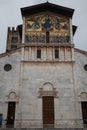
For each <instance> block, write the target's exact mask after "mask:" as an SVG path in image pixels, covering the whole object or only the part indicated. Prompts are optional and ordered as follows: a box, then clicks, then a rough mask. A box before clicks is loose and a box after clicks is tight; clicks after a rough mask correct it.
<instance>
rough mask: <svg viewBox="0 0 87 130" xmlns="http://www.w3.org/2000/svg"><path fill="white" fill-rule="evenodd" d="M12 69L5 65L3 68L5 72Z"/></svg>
mask: <svg viewBox="0 0 87 130" xmlns="http://www.w3.org/2000/svg"><path fill="white" fill-rule="evenodd" d="M11 69H12V66H11V65H10V64H6V65H5V66H4V70H5V71H10V70H11Z"/></svg>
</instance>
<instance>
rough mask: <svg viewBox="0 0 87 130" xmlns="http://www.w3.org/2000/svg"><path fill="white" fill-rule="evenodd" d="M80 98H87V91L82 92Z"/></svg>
mask: <svg viewBox="0 0 87 130" xmlns="http://www.w3.org/2000/svg"><path fill="white" fill-rule="evenodd" d="M80 98H81V100H87V93H86V92H82V93H81V94H80Z"/></svg>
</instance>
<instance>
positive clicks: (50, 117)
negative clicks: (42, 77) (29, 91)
mask: <svg viewBox="0 0 87 130" xmlns="http://www.w3.org/2000/svg"><path fill="white" fill-rule="evenodd" d="M43 125H44V126H53V125H54V97H43Z"/></svg>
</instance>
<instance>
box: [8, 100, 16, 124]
mask: <svg viewBox="0 0 87 130" xmlns="http://www.w3.org/2000/svg"><path fill="white" fill-rule="evenodd" d="M14 120H15V102H9V103H8V113H7V125H14Z"/></svg>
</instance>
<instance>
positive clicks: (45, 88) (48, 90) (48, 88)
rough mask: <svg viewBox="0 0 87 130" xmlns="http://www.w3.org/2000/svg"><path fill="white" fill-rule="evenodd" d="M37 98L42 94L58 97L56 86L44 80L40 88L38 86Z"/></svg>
mask: <svg viewBox="0 0 87 130" xmlns="http://www.w3.org/2000/svg"><path fill="white" fill-rule="evenodd" d="M38 93H39V98H42V97H44V96H52V97H54V98H57V97H58V92H57V90H56V88H54V86H53V84H51V83H49V82H46V83H45V84H43V85H42V87H41V88H39V92H38Z"/></svg>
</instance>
